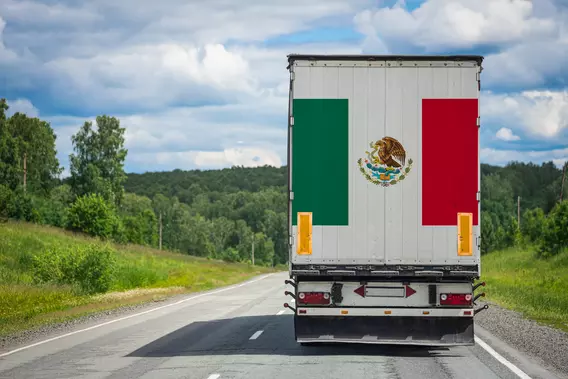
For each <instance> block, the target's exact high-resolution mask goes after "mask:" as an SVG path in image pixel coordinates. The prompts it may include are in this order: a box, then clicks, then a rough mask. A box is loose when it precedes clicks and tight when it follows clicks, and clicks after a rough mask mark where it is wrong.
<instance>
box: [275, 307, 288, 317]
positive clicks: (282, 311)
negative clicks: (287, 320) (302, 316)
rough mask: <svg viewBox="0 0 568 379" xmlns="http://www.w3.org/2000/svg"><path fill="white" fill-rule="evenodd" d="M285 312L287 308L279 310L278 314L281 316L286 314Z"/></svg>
mask: <svg viewBox="0 0 568 379" xmlns="http://www.w3.org/2000/svg"><path fill="white" fill-rule="evenodd" d="M284 312H286V310H284V309H282V310H281V311H279V312H278V313H276V316H280V315H281V314H284Z"/></svg>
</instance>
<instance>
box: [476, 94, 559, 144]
mask: <svg viewBox="0 0 568 379" xmlns="http://www.w3.org/2000/svg"><path fill="white" fill-rule="evenodd" d="M481 118H482V120H488V122H489V123H497V124H503V123H505V124H507V125H514V127H520V128H522V129H523V130H524V131H525V132H526V133H528V134H529V135H531V137H533V138H545V139H549V140H552V139H555V138H558V137H560V136H561V135H562V133H564V132H565V131H567V130H568V90H564V91H525V92H521V93H515V94H494V93H491V92H485V93H482V95H481ZM484 122H485V121H484Z"/></svg>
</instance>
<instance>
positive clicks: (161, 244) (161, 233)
mask: <svg viewBox="0 0 568 379" xmlns="http://www.w3.org/2000/svg"><path fill="white" fill-rule="evenodd" d="M160 250H162V211H160Z"/></svg>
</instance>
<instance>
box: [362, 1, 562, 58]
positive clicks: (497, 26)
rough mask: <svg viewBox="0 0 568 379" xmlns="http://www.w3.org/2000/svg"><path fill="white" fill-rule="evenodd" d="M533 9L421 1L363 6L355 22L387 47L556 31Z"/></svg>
mask: <svg viewBox="0 0 568 379" xmlns="http://www.w3.org/2000/svg"><path fill="white" fill-rule="evenodd" d="M534 8H535V6H534V5H533V2H531V1H526V0H476V1H470V0H427V1H425V2H424V3H423V4H422V5H421V6H420V7H419V8H417V9H415V10H413V11H408V10H407V9H405V7H403V6H395V7H391V8H388V7H385V8H380V9H377V10H375V11H371V10H365V11H363V12H361V13H359V14H358V15H357V16H356V17H355V23H356V25H357V26H358V28H359V30H360V31H361V32H362V33H364V34H366V35H368V36H370V37H371V38H376V36H379V37H380V38H381V39H383V40H384V41H386V43H387V45H388V46H391V47H395V46H394V45H395V43H396V42H397V41H404V44H406V45H414V46H416V47H420V48H423V49H424V50H426V51H432V52H436V51H445V50H447V49H456V48H471V47H473V46H476V45H481V44H490V45H496V44H499V45H500V44H508V43H513V42H519V41H523V42H525V41H526V40H527V39H540V38H543V37H547V36H551V35H553V34H554V33H556V32H557V29H558V25H557V24H556V23H555V22H554V21H553V20H552V19H550V18H546V17H537V16H536V15H535V10H534ZM547 16H548V15H547Z"/></svg>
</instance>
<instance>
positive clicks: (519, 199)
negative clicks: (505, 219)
mask: <svg viewBox="0 0 568 379" xmlns="http://www.w3.org/2000/svg"><path fill="white" fill-rule="evenodd" d="M517 224H518V225H519V228H520V227H521V197H520V196H517Z"/></svg>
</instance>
